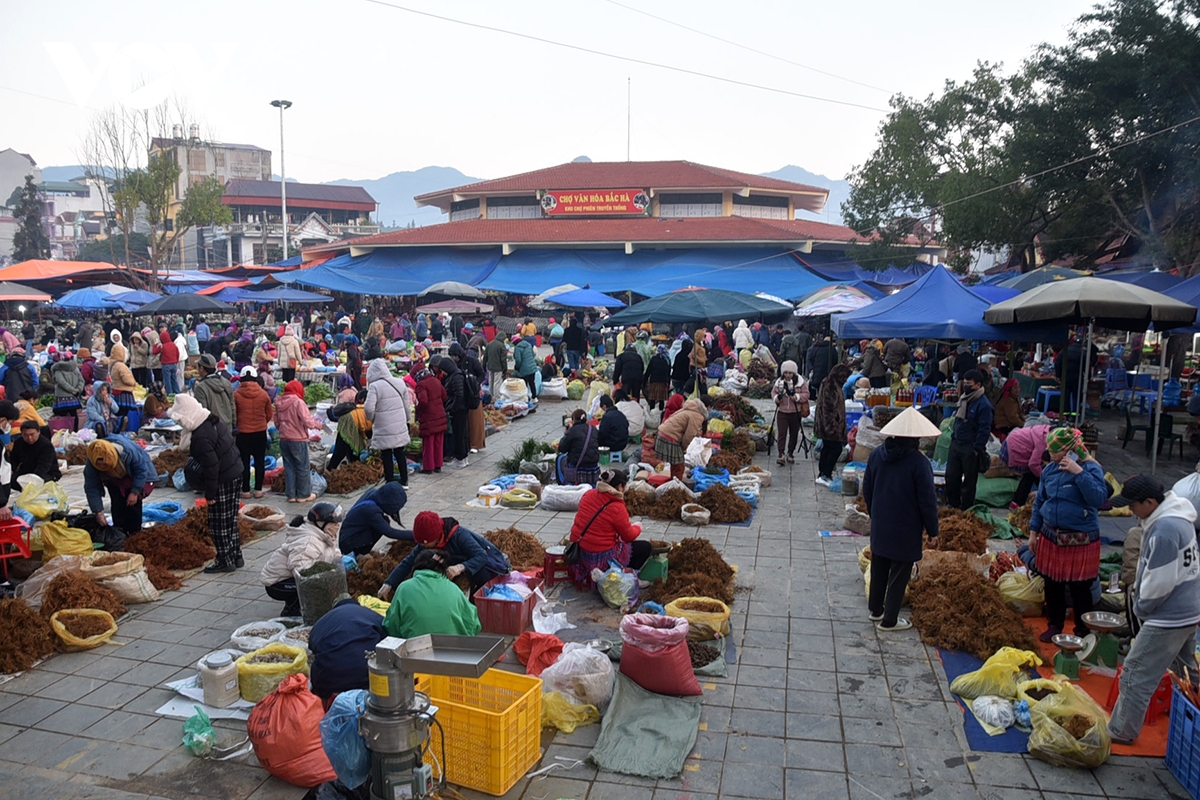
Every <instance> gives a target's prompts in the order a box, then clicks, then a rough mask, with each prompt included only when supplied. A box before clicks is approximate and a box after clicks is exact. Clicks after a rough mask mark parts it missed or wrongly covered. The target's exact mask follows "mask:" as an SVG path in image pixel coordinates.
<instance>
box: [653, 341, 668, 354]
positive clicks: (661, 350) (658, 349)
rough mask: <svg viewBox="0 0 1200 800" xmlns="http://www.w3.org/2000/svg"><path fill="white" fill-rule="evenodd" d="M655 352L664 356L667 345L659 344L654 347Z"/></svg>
mask: <svg viewBox="0 0 1200 800" xmlns="http://www.w3.org/2000/svg"><path fill="white" fill-rule="evenodd" d="M655 352H657V353H658V354H659V355H660V356H665V355H666V354H667V346H666V345H665V344H660V345H659V346H658V347H656V348H655Z"/></svg>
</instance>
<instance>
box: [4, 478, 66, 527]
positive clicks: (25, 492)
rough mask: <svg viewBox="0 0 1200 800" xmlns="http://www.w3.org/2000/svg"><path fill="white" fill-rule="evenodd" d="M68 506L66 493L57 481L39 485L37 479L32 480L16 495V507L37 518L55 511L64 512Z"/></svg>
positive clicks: (46, 516)
mask: <svg viewBox="0 0 1200 800" xmlns="http://www.w3.org/2000/svg"><path fill="white" fill-rule="evenodd" d="M22 480H25V478H22ZM69 506H70V502H69V501H68V500H67V493H66V492H64V491H63V490H62V487H61V486H59V485H58V482H57V481H50V482H49V483H43V484H40V485H39V484H38V482H37V481H32V482H30V483H28V484H27V485H26V486H25V488H24V489H22V490H21V494H20V495H18V496H17V508H23V509H25V510H26V511H28V512H29V513H30V514H33V515H34V516H35V517H37V518H38V519H46V518H48V517H49V516H50V515H51V514H53V513H54V512H55V511H62V512H66V510H67V508H68V507H69Z"/></svg>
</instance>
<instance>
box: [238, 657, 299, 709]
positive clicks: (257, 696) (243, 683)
mask: <svg viewBox="0 0 1200 800" xmlns="http://www.w3.org/2000/svg"><path fill="white" fill-rule="evenodd" d="M237 665H238V689H239V691H240V692H241V694H242V699H243V700H247V701H249V702H251V703H257V702H258V701H259V700H262V699H263V698H264V697H266V696H267V695H269V694H270V693H271V692H273V691H274V690H275V687H276V686H278V685H279V684H280V683H282V682H283V681H284V679H285V678H287V677H288V676H289V675H298V674H301V673H303V674H304V675H308V654H307V653H306V652H305V651H304V649H303V648H300V647H292V646H290V645H286V644H280V643H279V642H272V643H271V644H268V645H267V646H266V647H261V648H259V649H258V650H255V651H254V652H253V653H247V654H246V655H244V656H242V657H241V658H239V659H238V660H237Z"/></svg>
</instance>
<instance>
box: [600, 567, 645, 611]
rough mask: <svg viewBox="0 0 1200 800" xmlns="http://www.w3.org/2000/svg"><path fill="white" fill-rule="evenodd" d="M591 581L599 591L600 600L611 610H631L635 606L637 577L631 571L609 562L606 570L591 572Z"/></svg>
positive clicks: (637, 596)
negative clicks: (611, 608)
mask: <svg viewBox="0 0 1200 800" xmlns="http://www.w3.org/2000/svg"><path fill="white" fill-rule="evenodd" d="M592 581H593V582H594V583H595V584H596V588H597V589H598V590H599V591H600V599H601V600H603V601H604V602H605V603H606V604H608V605H609V606H611V607H613V608H632V607H634V606H636V605H637V603H638V599H639V595H638V576H637V573H636V572H634V571H633V570H631V569H627V568H623V567H622V566H621V565H620V564H618V563H617V562H615V561H610V562H609V564H608V569H607V570H606V571H604V572H601V571H600V570H599V569H594V570H592Z"/></svg>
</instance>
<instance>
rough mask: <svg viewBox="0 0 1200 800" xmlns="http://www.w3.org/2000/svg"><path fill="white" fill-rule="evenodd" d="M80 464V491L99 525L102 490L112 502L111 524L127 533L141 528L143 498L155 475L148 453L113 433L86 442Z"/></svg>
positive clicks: (100, 520) (102, 499)
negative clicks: (85, 457) (84, 455)
mask: <svg viewBox="0 0 1200 800" xmlns="http://www.w3.org/2000/svg"><path fill="white" fill-rule="evenodd" d="M87 457H88V460H87V464H85V465H84V467H83V492H84V494H85V495H87V501H88V507H89V508H90V509H91V510H92V513H93V514H95V515H96V522H97V523H98V524H99V525H100V527H104V526H105V525H107V524H108V520H107V519H105V517H104V490H105V489H107V490H108V496H109V499H110V500H111V501H112V524H113V525H114V526H116V527H118V528H120V529H121V530H123V531H125V532H126V533H128V534H134V533H137V532H138V531H140V530H141V529H142V500H143V499H144V498H145V497H146V495H148V494H150V491H151V489H153V488H154V479H155V478H157V477H158V474H157V472H156V471H155V469H154V464H153V462H151V461H150V456H148V455H146V451H145V450H143V449H142V448H141V447H138V445H137V444H136V443H135V442H133V441H132V440H130V439H128V438H126V437H124V436H118V435H115V434H110V435H108V436H106V437H104V438H103V439H95V440H93V441H92V442H91V443H90V444H88V449H87Z"/></svg>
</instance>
